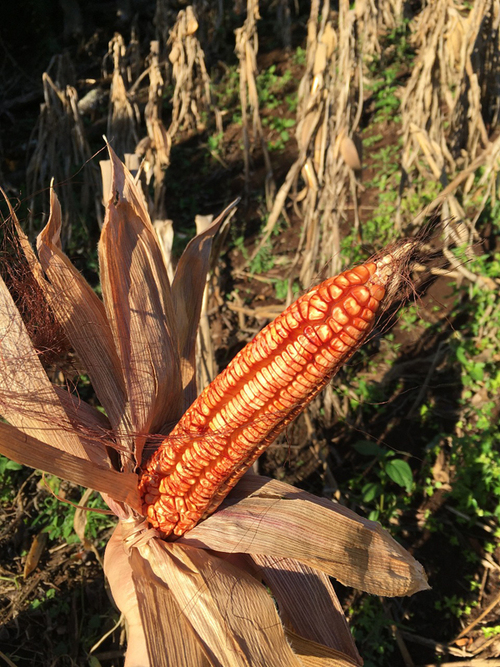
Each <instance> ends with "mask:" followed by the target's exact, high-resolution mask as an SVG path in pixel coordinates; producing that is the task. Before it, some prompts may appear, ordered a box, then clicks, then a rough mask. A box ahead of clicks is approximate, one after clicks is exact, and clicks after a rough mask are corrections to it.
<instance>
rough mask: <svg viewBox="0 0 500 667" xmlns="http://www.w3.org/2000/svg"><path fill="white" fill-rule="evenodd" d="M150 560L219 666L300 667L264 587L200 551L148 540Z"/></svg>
mask: <svg viewBox="0 0 500 667" xmlns="http://www.w3.org/2000/svg"><path fill="white" fill-rule="evenodd" d="M148 549H149V553H148V556H147V558H148V561H149V563H150V564H151V567H152V569H153V571H154V572H155V574H156V575H157V576H158V577H160V578H161V579H162V580H163V581H165V583H166V584H167V586H168V587H169V588H170V590H171V591H172V593H173V595H174V597H175V599H176V601H177V604H178V605H179V607H180V609H181V610H182V613H183V614H184V615H185V617H186V618H187V619H188V621H189V623H190V624H191V626H192V627H193V629H194V631H195V632H196V634H197V635H198V638H199V640H200V641H201V643H202V645H203V646H204V650H205V652H206V654H207V656H208V658H209V660H210V661H211V662H212V663H213V664H214V665H217V666H220V667H250V666H251V665H266V667H285V666H286V667H300V662H299V660H298V659H297V658H296V656H295V655H294V654H293V652H292V650H291V649H290V647H289V645H288V643H287V641H286V639H285V635H284V632H283V627H282V625H281V622H280V620H279V618H278V615H277V613H276V609H275V607H274V604H273V602H272V599H271V598H270V596H269V595H268V593H267V592H266V589H265V588H264V586H262V584H260V583H259V582H258V581H256V580H255V579H254V578H253V577H251V576H250V575H249V574H247V573H246V572H245V571H244V570H240V569H239V568H236V567H234V566H232V565H230V564H229V563H228V562H226V561H223V560H221V559H220V558H217V557H216V556H213V555H211V554H209V553H207V552H205V551H203V550H199V549H190V548H189V547H184V546H181V545H178V544H172V543H166V542H161V541H159V540H152V541H150V542H149V544H148Z"/></svg>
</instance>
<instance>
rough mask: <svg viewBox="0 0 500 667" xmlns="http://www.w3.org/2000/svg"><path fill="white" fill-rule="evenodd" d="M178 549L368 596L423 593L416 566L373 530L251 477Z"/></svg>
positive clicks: (306, 496)
mask: <svg viewBox="0 0 500 667" xmlns="http://www.w3.org/2000/svg"><path fill="white" fill-rule="evenodd" d="M298 535H300V539H297V536H298ZM180 542H182V543H183V544H187V545H190V546H197V547H204V548H206V549H214V550H216V551H225V552H229V553H231V552H237V553H242V552H243V553H254V554H265V555H267V556H276V557H280V558H293V559H295V560H299V561H301V562H302V563H305V564H306V565H310V566H311V567H313V568H315V569H318V570H321V571H322V572H325V574H328V575H330V576H332V577H335V579H337V580H338V581H340V582H341V583H343V584H344V585H345V586H351V587H353V588H358V589H360V590H363V591H366V592H367V593H374V594H375V595H387V596H397V595H412V594H413V593H415V592H417V591H420V590H425V589H427V588H428V584H427V579H426V577H425V573H424V571H423V568H422V566H421V565H420V563H418V562H417V561H416V560H415V559H414V558H413V557H412V556H410V554H409V553H408V552H407V551H405V549H403V547H401V546H400V545H399V544H398V543H397V542H396V541H395V540H394V539H393V538H392V537H391V536H390V535H389V534H388V533H387V532H386V531H385V530H384V529H383V528H382V527H381V526H380V525H379V524H378V523H375V522H374V521H368V520H367V519H363V518H361V517H359V516H358V515H357V514H355V513H354V512H352V511H351V510H348V509H347V508H345V507H343V506H342V505H339V504H335V503H332V502H330V501H328V500H326V499H322V498H317V497H315V496H313V495H311V494H310V493H306V492H305V491H301V490H298V489H295V488H293V487H292V486H289V485H288V484H284V483H283V482H277V481H275V480H269V479H267V478H265V477H259V476H258V475H248V474H247V475H246V476H245V477H243V479H242V480H241V481H240V482H239V483H238V485H237V486H236V487H235V489H234V490H233V491H232V492H231V494H230V495H229V497H228V499H227V500H226V501H225V503H224V504H223V505H222V506H221V507H220V509H219V510H218V511H217V512H216V513H215V514H213V515H212V516H210V517H209V518H208V519H207V520H206V521H204V522H202V523H200V524H198V525H197V526H195V528H193V530H191V531H189V532H188V533H187V534H186V535H185V536H184V537H182V538H181V540H180Z"/></svg>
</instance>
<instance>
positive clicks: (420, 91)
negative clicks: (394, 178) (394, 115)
mask: <svg viewBox="0 0 500 667" xmlns="http://www.w3.org/2000/svg"><path fill="white" fill-rule="evenodd" d="M499 24H500V2H499V1H498V0H479V1H478V2H476V3H474V4H473V5H472V7H471V8H468V7H465V6H463V5H461V4H459V3H457V2H455V1H454V0H439V1H438V2H435V3H429V4H428V5H427V6H426V7H425V9H424V10H423V11H422V12H421V14H420V15H419V17H417V19H416V29H415V34H414V42H415V45H416V47H417V48H418V49H419V52H418V57H417V60H416V63H415V66H414V68H413V71H412V75H411V77H410V80H409V81H408V84H407V86H406V89H405V91H404V95H403V100H402V119H403V144H404V149H403V156H402V167H403V173H404V176H405V178H406V177H407V176H409V175H410V174H411V172H412V171H413V170H415V169H417V170H418V171H419V172H420V174H421V175H422V176H423V177H424V178H428V177H429V175H432V176H433V177H434V178H435V179H439V180H440V181H441V182H442V184H443V186H446V185H447V183H448V180H449V179H450V178H453V176H454V175H456V174H457V173H458V172H459V171H460V170H462V169H464V168H467V167H468V165H470V164H471V163H472V162H473V161H474V160H475V159H476V158H477V157H478V156H479V155H480V153H482V152H483V151H484V150H486V149H487V148H488V147H489V142H490V137H492V136H493V135H494V133H495V127H496V123H497V120H498V109H499V104H500V87H499V84H498V81H499V79H500V62H499V55H498V54H499V48H500V41H499V37H500V35H499Z"/></svg>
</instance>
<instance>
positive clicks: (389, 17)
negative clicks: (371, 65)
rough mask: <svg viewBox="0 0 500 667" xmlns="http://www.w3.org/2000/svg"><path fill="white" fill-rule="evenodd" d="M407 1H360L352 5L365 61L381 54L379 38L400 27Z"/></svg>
mask: <svg viewBox="0 0 500 667" xmlns="http://www.w3.org/2000/svg"><path fill="white" fill-rule="evenodd" d="M408 4H409V2H408V0H361V1H358V2H356V3H355V4H354V5H353V9H354V11H355V12H356V18H357V23H358V35H359V38H360V39H361V41H362V44H363V53H364V57H365V60H368V61H371V60H373V58H374V56H375V55H380V54H381V53H382V47H381V44H380V37H381V36H383V35H384V34H386V33H387V32H388V31H389V30H394V29H396V28H398V27H399V26H400V25H401V21H402V18H403V14H404V10H405V5H408Z"/></svg>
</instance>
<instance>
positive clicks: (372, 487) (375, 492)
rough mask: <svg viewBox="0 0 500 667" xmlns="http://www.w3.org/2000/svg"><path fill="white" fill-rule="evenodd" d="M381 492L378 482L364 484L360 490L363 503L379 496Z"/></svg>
mask: <svg viewBox="0 0 500 667" xmlns="http://www.w3.org/2000/svg"><path fill="white" fill-rule="evenodd" d="M381 491H382V487H381V486H380V484H379V483H378V482H369V483H368V484H365V485H364V487H363V488H362V489H361V493H362V494H363V502H365V503H369V502H371V501H372V500H374V499H375V498H377V496H379V495H380V493H381Z"/></svg>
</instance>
